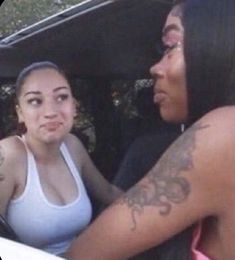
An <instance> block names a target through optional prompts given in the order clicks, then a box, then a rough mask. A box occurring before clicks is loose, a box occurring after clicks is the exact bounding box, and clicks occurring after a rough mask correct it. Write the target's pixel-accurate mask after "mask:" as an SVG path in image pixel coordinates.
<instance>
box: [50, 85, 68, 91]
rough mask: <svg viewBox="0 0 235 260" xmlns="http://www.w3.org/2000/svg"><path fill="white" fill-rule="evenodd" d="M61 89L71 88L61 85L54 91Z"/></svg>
mask: <svg viewBox="0 0 235 260" xmlns="http://www.w3.org/2000/svg"><path fill="white" fill-rule="evenodd" d="M61 89H69V88H68V87H67V86H61V87H58V88H55V89H53V92H57V91H59V90H61Z"/></svg>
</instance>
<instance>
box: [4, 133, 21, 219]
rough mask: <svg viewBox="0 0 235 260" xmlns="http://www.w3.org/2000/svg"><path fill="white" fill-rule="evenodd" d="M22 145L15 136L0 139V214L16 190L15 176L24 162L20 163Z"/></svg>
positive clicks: (18, 174)
mask: <svg viewBox="0 0 235 260" xmlns="http://www.w3.org/2000/svg"><path fill="white" fill-rule="evenodd" d="M21 148H22V147H21V146H20V145H19V140H18V139H17V138H16V137H10V138H6V139H3V140H1V141H0V214H2V215H3V216H4V215H5V213H6V210H7V205H8V203H9V200H10V199H11V198H12V197H13V195H14V193H15V192H16V190H17V183H18V182H17V179H18V177H17V176H20V175H21V173H22V171H23V170H25V169H23V167H24V163H22V158H23V157H22V155H24V153H23V152H22V149H21Z"/></svg>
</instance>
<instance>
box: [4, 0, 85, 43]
mask: <svg viewBox="0 0 235 260" xmlns="http://www.w3.org/2000/svg"><path fill="white" fill-rule="evenodd" d="M83 1H84V0H40V1H38V0H5V1H4V2H3V3H2V4H1V7H0V38H4V37H6V36H8V35H10V34H12V33H15V32H16V31H19V30H21V29H23V28H25V27H27V26H29V25H31V24H33V23H36V22H38V21H40V20H42V19H44V18H46V17H48V16H51V15H53V14H55V13H58V12H61V11H63V10H65V9H67V8H70V7H72V6H73V5H76V4H78V3H80V2H83Z"/></svg>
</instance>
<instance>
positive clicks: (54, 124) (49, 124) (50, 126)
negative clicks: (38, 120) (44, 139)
mask: <svg viewBox="0 0 235 260" xmlns="http://www.w3.org/2000/svg"><path fill="white" fill-rule="evenodd" d="M60 125H62V123H61V122H57V121H56V122H47V123H43V124H42V125H41V128H46V129H57V128H58V127H59V126H60Z"/></svg>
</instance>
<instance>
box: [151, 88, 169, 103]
mask: <svg viewBox="0 0 235 260" xmlns="http://www.w3.org/2000/svg"><path fill="white" fill-rule="evenodd" d="M166 97H167V93H166V92H165V91H164V90H162V89H160V88H154V98H153V100H154V103H158V104H161V103H162V102H163V101H164V100H165V98H166Z"/></svg>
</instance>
